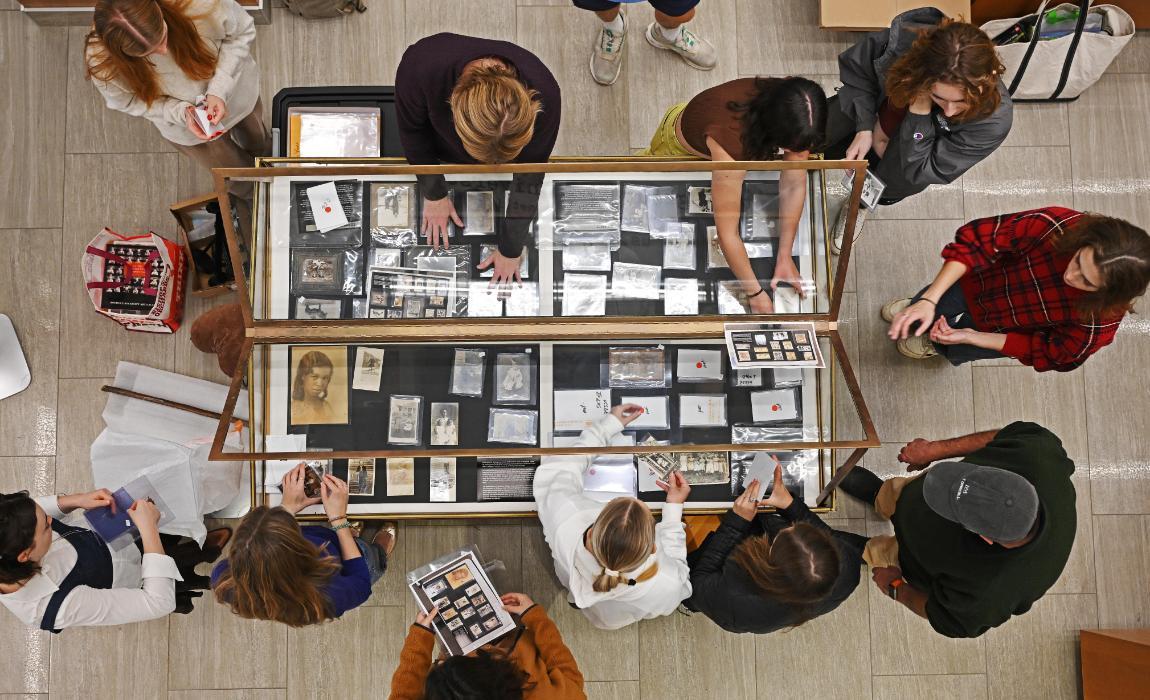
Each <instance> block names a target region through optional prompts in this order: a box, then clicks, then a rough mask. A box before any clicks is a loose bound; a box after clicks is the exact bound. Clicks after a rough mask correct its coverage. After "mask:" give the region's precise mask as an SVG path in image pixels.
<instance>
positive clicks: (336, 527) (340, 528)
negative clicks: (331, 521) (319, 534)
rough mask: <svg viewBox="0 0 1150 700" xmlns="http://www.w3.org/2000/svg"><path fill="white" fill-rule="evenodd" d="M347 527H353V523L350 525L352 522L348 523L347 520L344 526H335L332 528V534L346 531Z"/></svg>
mask: <svg viewBox="0 0 1150 700" xmlns="http://www.w3.org/2000/svg"><path fill="white" fill-rule="evenodd" d="M345 527H351V523H350V522H347V521H346V520H345V522H344V523H343V524H342V525H334V526H332V528H331V531H332V532H339V531H340V530H342V529H344V528H345Z"/></svg>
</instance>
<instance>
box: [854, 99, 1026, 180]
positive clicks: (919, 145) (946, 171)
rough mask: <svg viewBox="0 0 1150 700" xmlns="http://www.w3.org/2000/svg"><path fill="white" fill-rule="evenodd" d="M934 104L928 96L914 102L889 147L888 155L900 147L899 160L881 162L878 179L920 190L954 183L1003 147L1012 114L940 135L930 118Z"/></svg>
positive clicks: (876, 171) (892, 136)
mask: <svg viewBox="0 0 1150 700" xmlns="http://www.w3.org/2000/svg"><path fill="white" fill-rule="evenodd" d="M933 104H934V103H933V101H932V100H931V99H930V96H929V95H926V96H924V97H920V98H918V99H916V100H915V101H914V102H912V103H911V105H910V107H909V109H908V111H907V114H906V117H905V118H904V119H903V121H902V124H901V125H899V129H898V133H897V134H892V135H891V144H890V146H888V151H887V155H889V154H890V153H891V150H892V148H897V153H898V158H888V157H884V158H883V159H882V161H881V162H880V163H879V166H878V167H877V168H876V169H875V175H877V176H878V177H879V179H881V180H883V181H884V182H894V181H896V180H902V181H905V182H907V183H908V184H910V185H911V186H921V187H925V186H926V185H945V184H948V183H951V182H954V181H955V180H957V179H958V178H960V177H962V174H963V173H965V172H966V171H967V170H969V169H970V168H971V167H972V166H973V165H974V164H975V163H978V162H979V161H981V160H983V159H984V158H986V157H987V156H988V155H990V154H991V153H993V152H994V150H995V149H997V148H998V147H999V146H1000V145H1002V142H1003V141H1004V140H1006V135H1007V134H1008V133H1009V132H1010V118H1009V115H1007V116H1006V117H1005V118H1003V117H1001V116H999V115H997V114H996V115H992V116H991V117H988V118H987V119H985V120H983V121H980V122H976V123H973V124H969V125H965V126H964V128H961V129H955V130H953V131H943V132H939V130H938V129H936V128H935V124H934V119H933V117H931V109H932V106H933Z"/></svg>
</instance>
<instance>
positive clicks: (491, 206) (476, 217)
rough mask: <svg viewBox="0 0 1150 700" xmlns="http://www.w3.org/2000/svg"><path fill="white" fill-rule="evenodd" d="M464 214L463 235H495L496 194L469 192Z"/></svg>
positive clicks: (486, 191)
mask: <svg viewBox="0 0 1150 700" xmlns="http://www.w3.org/2000/svg"><path fill="white" fill-rule="evenodd" d="M464 199H465V201H466V207H465V211H464V214H463V235H465V236H477V235H479V236H482V235H487V234H490V233H495V193H493V192H491V191H490V190H480V191H476V192H467V193H466V196H465V198H464Z"/></svg>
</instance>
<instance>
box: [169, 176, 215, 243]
mask: <svg viewBox="0 0 1150 700" xmlns="http://www.w3.org/2000/svg"><path fill="white" fill-rule="evenodd" d="M179 173H180V178H179V183H178V185H177V192H176V199H177V200H178V201H183V200H185V199H191V198H193V197H199V196H200V195H205V194H212V193H213V192H214V191H215V184H214V183H213V182H212V173H211V171H210V170H206V169H204V168H201V167H200V166H199V165H197V164H196V163H195V162H194V161H192V159H191V158H184V157H181V158H180V162H179ZM188 264H189V265H190V264H191V263H190V262H189V263H188Z"/></svg>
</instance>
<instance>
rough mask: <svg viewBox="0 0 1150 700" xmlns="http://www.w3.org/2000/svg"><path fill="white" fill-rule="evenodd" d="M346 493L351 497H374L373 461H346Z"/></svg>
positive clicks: (363, 459) (366, 459)
mask: <svg viewBox="0 0 1150 700" xmlns="http://www.w3.org/2000/svg"><path fill="white" fill-rule="evenodd" d="M347 492H348V493H349V494H350V495H352V496H374V495H375V460H374V459H372V458H370V457H367V458H360V459H349V460H347Z"/></svg>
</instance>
